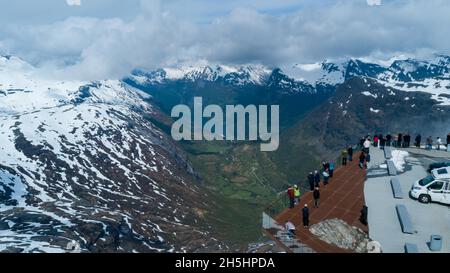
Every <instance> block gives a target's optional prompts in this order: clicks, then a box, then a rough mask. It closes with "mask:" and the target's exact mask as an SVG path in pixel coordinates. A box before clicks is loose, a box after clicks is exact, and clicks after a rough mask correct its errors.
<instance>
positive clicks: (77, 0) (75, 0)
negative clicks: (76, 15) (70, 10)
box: [66, 0, 81, 6]
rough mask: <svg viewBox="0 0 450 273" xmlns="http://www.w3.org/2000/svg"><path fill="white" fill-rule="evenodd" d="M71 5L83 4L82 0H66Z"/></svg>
mask: <svg viewBox="0 0 450 273" xmlns="http://www.w3.org/2000/svg"><path fill="white" fill-rule="evenodd" d="M66 3H67V5H69V6H81V0H66Z"/></svg>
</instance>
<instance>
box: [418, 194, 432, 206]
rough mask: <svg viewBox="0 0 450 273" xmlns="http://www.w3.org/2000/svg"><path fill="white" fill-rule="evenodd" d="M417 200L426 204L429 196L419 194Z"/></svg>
mask: <svg viewBox="0 0 450 273" xmlns="http://www.w3.org/2000/svg"><path fill="white" fill-rule="evenodd" d="M419 202H420V203H424V204H428V203H430V202H431V197H430V196H429V195H427V194H422V195H421V196H419Z"/></svg>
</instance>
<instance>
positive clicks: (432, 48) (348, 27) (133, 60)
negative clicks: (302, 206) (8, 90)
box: [0, 0, 450, 79]
mask: <svg viewBox="0 0 450 273" xmlns="http://www.w3.org/2000/svg"><path fill="white" fill-rule="evenodd" d="M0 10H1V11H2V16H0V25H1V26H2V27H1V28H0V52H1V53H3V54H11V55H17V56H19V57H21V58H23V59H25V60H26V61H28V62H30V63H32V64H34V65H36V66H38V67H41V68H42V69H45V70H46V71H49V73H50V71H51V73H56V74H57V75H65V76H68V77H74V78H83V79H85V78H92V79H100V78H117V77H121V76H124V75H126V74H127V73H129V71H131V70H132V69H134V68H144V69H154V68H159V67H166V66H175V65H177V64H181V63H196V62H199V61H205V60H206V61H208V62H211V63H223V64H248V63H261V64H266V65H271V66H286V65H292V64H294V63H314V62H318V61H322V60H325V59H338V58H345V57H376V58H388V57H390V56H392V55H398V54H409V55H415V54H422V53H423V52H439V53H445V54H450V28H449V27H447V26H449V25H450V16H448V15H449V14H450V1H448V0H336V1H333V0H321V1H318V0H226V1H223V0H164V1H158V0H127V1H123V0H36V1H29V0H14V1H11V0H0Z"/></svg>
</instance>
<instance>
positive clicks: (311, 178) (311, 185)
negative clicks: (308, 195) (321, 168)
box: [308, 172, 316, 191]
mask: <svg viewBox="0 0 450 273" xmlns="http://www.w3.org/2000/svg"><path fill="white" fill-rule="evenodd" d="M308 183H309V190H310V191H314V188H315V187H316V185H315V183H314V174H313V173H312V172H310V173H309V175H308Z"/></svg>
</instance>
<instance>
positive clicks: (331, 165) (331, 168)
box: [329, 161, 335, 178]
mask: <svg viewBox="0 0 450 273" xmlns="http://www.w3.org/2000/svg"><path fill="white" fill-rule="evenodd" d="M334 168H335V166H334V161H331V162H330V166H329V170H330V178H333V176H334Z"/></svg>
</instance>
